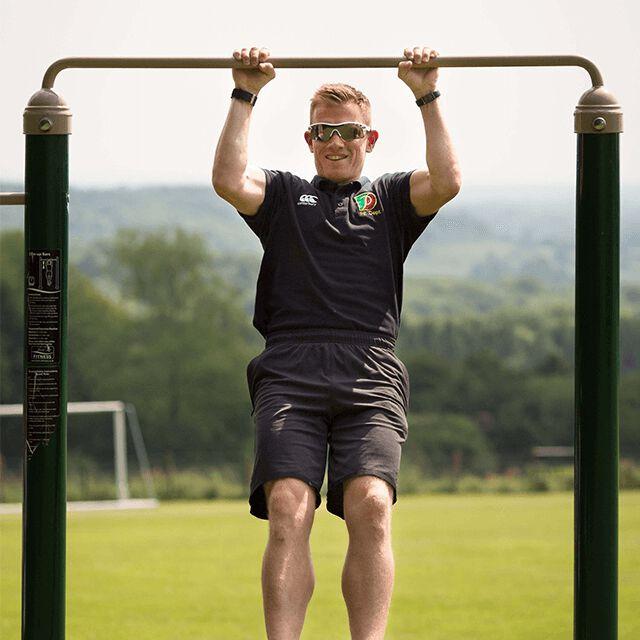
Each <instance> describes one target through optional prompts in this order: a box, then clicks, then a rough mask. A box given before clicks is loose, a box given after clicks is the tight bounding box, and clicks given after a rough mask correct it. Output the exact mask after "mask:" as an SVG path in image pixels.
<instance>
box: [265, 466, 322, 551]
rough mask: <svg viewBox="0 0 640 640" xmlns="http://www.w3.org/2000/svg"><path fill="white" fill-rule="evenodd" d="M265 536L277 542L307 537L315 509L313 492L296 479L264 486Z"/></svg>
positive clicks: (279, 480) (271, 482) (305, 484)
mask: <svg viewBox="0 0 640 640" xmlns="http://www.w3.org/2000/svg"><path fill="white" fill-rule="evenodd" d="M264 491H265V496H266V499H267V511H268V515H269V532H270V534H271V535H272V536H275V537H276V538H278V539H286V538H289V537H293V536H296V537H298V536H300V535H301V534H302V535H307V536H308V535H309V533H310V531H311V525H312V524H313V516H314V513H315V508H316V495H315V489H314V488H313V487H312V486H310V485H309V484H307V483H306V482H305V481H304V480H300V479H299V478H278V479H276V480H270V481H268V482H265V483H264Z"/></svg>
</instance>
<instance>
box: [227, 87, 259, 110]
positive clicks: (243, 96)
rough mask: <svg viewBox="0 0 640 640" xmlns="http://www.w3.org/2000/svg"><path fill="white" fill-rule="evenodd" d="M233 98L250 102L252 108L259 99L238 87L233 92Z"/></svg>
mask: <svg viewBox="0 0 640 640" xmlns="http://www.w3.org/2000/svg"><path fill="white" fill-rule="evenodd" d="M231 97H232V98H238V100H244V101H245V102H248V103H249V104H250V105H251V106H252V107H253V105H254V104H255V103H256V100H257V99H258V96H257V95H255V94H253V93H249V92H248V91H245V90H244V89H238V87H236V88H235V89H234V90H233V91H232V92H231Z"/></svg>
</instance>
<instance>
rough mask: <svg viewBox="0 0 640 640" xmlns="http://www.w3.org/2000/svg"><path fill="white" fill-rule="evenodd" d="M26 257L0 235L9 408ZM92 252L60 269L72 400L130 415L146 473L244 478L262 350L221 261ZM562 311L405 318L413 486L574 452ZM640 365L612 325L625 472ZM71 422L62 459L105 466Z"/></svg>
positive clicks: (92, 435) (163, 245)
mask: <svg viewBox="0 0 640 640" xmlns="http://www.w3.org/2000/svg"><path fill="white" fill-rule="evenodd" d="M23 244H24V239H23V235H22V233H21V232H19V231H10V232H5V233H3V234H2V235H1V236H0V267H1V270H0V303H1V305H2V308H1V314H2V315H1V320H2V322H1V345H0V349H1V365H0V366H1V369H0V374H1V376H2V385H1V387H0V401H1V402H2V403H19V402H21V401H22V332H23V328H22V315H23V293H22V282H23ZM100 251H101V252H102V260H101V264H102V269H103V273H100V274H99V275H94V276H91V277H90V276H88V275H86V274H85V273H83V272H82V271H81V270H80V269H79V268H78V267H77V266H74V265H72V266H71V267H70V277H69V376H68V381H69V399H70V400H71V401H82V400H87V401H89V400H123V401H126V402H131V403H133V404H134V405H135V406H136V409H137V412H138V415H139V417H140V423H141V427H142V431H143V435H144V439H145V442H146V446H147V450H148V452H149V457H150V459H151V463H152V465H153V466H156V467H162V468H169V469H170V468H176V467H177V468H181V467H223V466H224V467H227V468H232V469H234V470H235V471H237V474H238V476H239V477H241V478H243V479H246V478H247V477H248V474H250V472H251V465H252V463H253V422H252V420H251V417H250V411H251V406H250V400H249V395H248V391H247V385H246V365H247V363H248V362H249V360H250V359H251V358H252V357H253V356H255V355H257V354H258V353H259V352H260V351H261V350H262V348H263V341H262V339H261V337H260V336H259V334H258V333H257V331H256V330H255V329H254V328H253V327H252V325H251V316H250V314H248V313H247V311H246V308H245V306H243V302H242V301H243V300H246V296H247V292H246V291H245V290H241V289H239V288H237V287H234V286H233V285H232V284H230V283H229V282H228V279H225V278H224V277H223V276H222V275H221V274H222V273H223V272H224V270H223V269H220V268H219V256H216V255H214V254H213V253H212V252H211V250H210V249H209V248H208V247H207V245H206V244H205V242H204V240H203V239H202V238H201V237H200V236H199V235H198V234H194V233H188V232H185V231H183V230H181V229H174V230H172V231H144V232H142V231H139V230H127V229H123V230H120V231H119V232H118V234H117V235H116V236H115V237H114V238H112V239H111V240H110V241H108V242H105V243H103V245H102V247H101V249H100ZM253 286H255V283H254V285H253ZM572 313H573V312H572V310H571V309H570V308H568V307H563V306H553V307H549V308H541V309H539V311H537V312H535V313H534V312H532V311H531V310H530V309H527V310H526V312H523V311H519V310H518V309H517V308H514V309H500V310H498V311H496V312H495V313H493V314H489V315H477V316H471V315H464V316H460V317H458V316H456V315H455V314H452V315H451V316H450V317H446V318H443V317H438V318H434V317H429V316H424V317H415V316H412V319H411V322H409V323H406V324H403V326H402V328H401V330H400V338H399V341H398V355H399V356H400V357H401V358H402V359H403V361H404V362H405V363H406V365H407V368H408V370H409V374H410V378H411V398H410V416H409V438H408V440H407V443H406V444H405V448H404V450H403V456H406V457H407V458H408V459H409V460H410V461H411V462H412V463H414V464H415V465H416V466H419V467H420V469H421V470H422V471H423V472H424V473H425V475H438V474H442V473H444V472H450V471H454V472H475V473H487V472H491V471H503V470H505V469H506V468H509V467H512V466H518V465H522V464H525V463H526V462H528V461H530V460H531V448H532V447H534V446H541V445H563V446H571V445H572V444H573V420H574V406H573V384H574V380H573V315H572ZM639 354H640V318H639V317H638V316H631V317H623V319H622V322H621V362H622V367H621V369H622V373H621V378H620V381H621V385H620V424H621V454H622V455H623V456H626V457H629V458H633V459H636V460H637V459H639V458H640V393H639V392H640V367H639V365H638V356H639ZM73 423H74V424H72V422H71V420H70V429H69V457H70V459H71V458H72V457H73V456H74V455H76V454H77V455H83V456H91V457H92V458H93V459H95V460H97V461H98V462H97V463H96V464H101V465H103V466H104V467H109V466H110V465H112V447H113V443H112V434H111V431H110V429H109V428H108V421H107V423H105V417H104V416H84V417H82V418H79V417H76V416H74V417H73ZM76 423H77V426H76ZM80 423H82V424H80ZM72 427H73V428H72ZM1 428H2V456H3V462H4V465H5V466H6V467H13V468H15V466H16V465H18V464H19V460H20V456H21V447H22V437H21V425H20V424H19V421H15V420H14V421H9V420H6V419H5V420H3V422H2V426H1Z"/></svg>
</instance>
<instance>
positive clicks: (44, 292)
mask: <svg viewBox="0 0 640 640" xmlns="http://www.w3.org/2000/svg"><path fill="white" fill-rule="evenodd" d="M60 268H61V267H60V250H58V249H38V250H34V251H29V253H28V256H27V269H26V277H27V283H26V285H27V286H26V335H25V343H26V355H27V371H26V376H27V385H26V391H27V397H26V399H25V404H26V429H25V431H26V444H27V455H28V456H29V457H31V455H32V454H33V452H34V451H35V450H36V448H37V447H38V445H40V444H47V443H48V442H49V438H50V437H51V435H52V434H53V433H54V432H55V430H56V425H57V422H58V418H59V417H60V332H61V289H60V282H61V278H60Z"/></svg>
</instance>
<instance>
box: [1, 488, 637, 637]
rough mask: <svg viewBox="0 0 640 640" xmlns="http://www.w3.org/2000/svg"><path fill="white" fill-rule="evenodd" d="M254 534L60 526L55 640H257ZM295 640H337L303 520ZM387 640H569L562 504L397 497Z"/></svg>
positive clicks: (6, 540) (185, 506)
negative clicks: (59, 618) (303, 582)
mask: <svg viewBox="0 0 640 640" xmlns="http://www.w3.org/2000/svg"><path fill="white" fill-rule="evenodd" d="M267 527H268V523H267V522H266V521H264V520H258V519H256V518H254V517H253V516H250V515H249V511H248V504H246V503H245V502H244V501H232V502H231V501H230V502H181V503H168V504H162V506H161V507H160V508H159V509H157V510H152V511H138V512H93V513H87V512H85V513H78V512H74V513H71V514H69V517H68V529H67V549H68V551H67V554H68V557H67V567H68V568H67V595H68V604H67V638H69V639H70V640H107V639H108V640H132V639H133V638H135V639H136V640H151V639H153V640H177V639H182V638H189V640H205V639H207V640H214V639H215V640H218V639H221V640H222V639H224V640H256V639H262V638H265V637H266V634H265V632H264V625H263V618H262V600H261V592H260V570H261V560H262V553H263V550H264V544H265V541H266V535H267ZM0 534H1V540H0V549H1V552H2V556H1V563H0V571H1V573H0V575H1V585H0V599H1V600H0V607H1V611H0V613H1V615H0V618H1V626H0V636H1V637H2V638H3V639H4V640H14V639H17V638H19V637H20V596H19V594H20V516H7V515H5V516H0ZM311 546H312V553H313V560H314V567H315V573H316V587H315V592H314V595H313V598H312V600H311V603H310V605H309V609H308V612H307V618H306V622H305V629H304V631H303V633H302V639H303V640H321V639H322V640H334V639H336V640H338V639H339V640H348V638H349V633H348V625H347V614H346V609H345V606H344V602H343V600H342V595H341V591H340V574H341V571H342V563H343V559H344V553H345V551H346V546H347V534H346V528H345V526H344V523H343V521H341V520H339V519H338V518H336V517H335V516H333V515H331V514H329V513H327V511H326V509H325V501H324V497H323V503H322V506H321V507H320V509H319V510H318V511H316V519H315V524H314V528H313V532H312V538H311ZM393 547H394V552H395V559H396V577H395V587H394V596H393V601H392V605H391V613H390V616H389V626H388V632H387V636H386V638H387V640H418V639H420V640H427V639H428V640H445V639H446V640H499V639H503V638H504V639H505V640H506V639H509V640H541V639H545V640H551V639H558V640H560V639H562V640H569V639H570V638H571V637H572V592H573V496H572V494H570V493H556V494H540V495H531V494H522V495H489V496H471V495H469V496H464V495H463V496H442V495H430V496H402V495H400V497H399V501H398V503H397V504H396V505H395V507H394V516H393ZM619 638H620V639H621V640H636V639H637V638H640V492H638V491H635V492H623V493H621V496H620V634H619Z"/></svg>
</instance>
